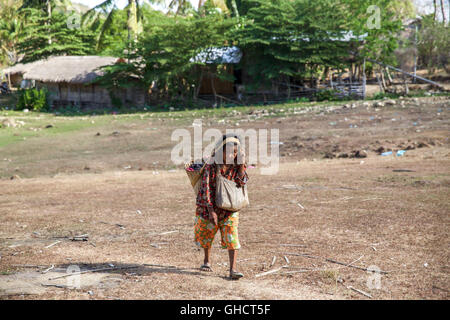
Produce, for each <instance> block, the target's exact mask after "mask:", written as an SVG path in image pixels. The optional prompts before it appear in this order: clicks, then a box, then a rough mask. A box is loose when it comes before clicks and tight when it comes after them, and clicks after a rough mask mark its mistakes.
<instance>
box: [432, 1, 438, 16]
mask: <svg viewBox="0 0 450 320" xmlns="http://www.w3.org/2000/svg"><path fill="white" fill-rule="evenodd" d="M433 6H434V13H433V20H434V21H436V18H437V3H436V0H433Z"/></svg>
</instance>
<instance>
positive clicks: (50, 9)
mask: <svg viewBox="0 0 450 320" xmlns="http://www.w3.org/2000/svg"><path fill="white" fill-rule="evenodd" d="M47 14H48V27H49V33H48V34H50V24H51V19H52V4H51V2H50V0H47ZM48 44H52V38H51V37H50V38H49V39H48Z"/></svg>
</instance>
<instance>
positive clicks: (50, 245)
mask: <svg viewBox="0 0 450 320" xmlns="http://www.w3.org/2000/svg"><path fill="white" fill-rule="evenodd" d="M60 242H61V241H60V240H58V241H55V242H53V243H52V244H49V245H48V246H46V247H45V249H48V248H50V247H53V246H54V245H55V244H58V243H60Z"/></svg>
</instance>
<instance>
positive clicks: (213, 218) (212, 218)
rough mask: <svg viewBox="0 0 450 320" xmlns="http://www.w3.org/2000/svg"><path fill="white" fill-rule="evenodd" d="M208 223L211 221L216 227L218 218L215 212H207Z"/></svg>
mask: <svg viewBox="0 0 450 320" xmlns="http://www.w3.org/2000/svg"><path fill="white" fill-rule="evenodd" d="M209 221H211V222H212V223H214V225H215V226H217V224H218V218H217V213H216V212H215V211H210V212H209Z"/></svg>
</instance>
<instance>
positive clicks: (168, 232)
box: [158, 230, 178, 236]
mask: <svg viewBox="0 0 450 320" xmlns="http://www.w3.org/2000/svg"><path fill="white" fill-rule="evenodd" d="M174 232H178V230H173V231H167V232H163V233H160V234H158V235H160V236H162V235H165V234H170V233H174Z"/></svg>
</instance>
